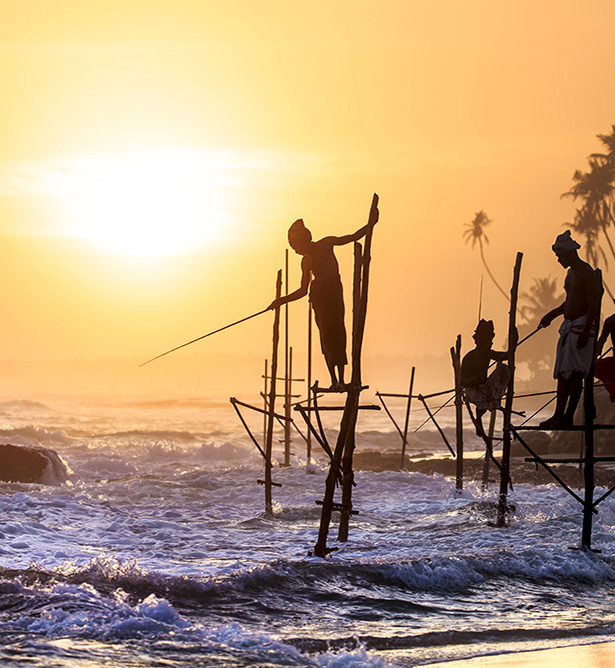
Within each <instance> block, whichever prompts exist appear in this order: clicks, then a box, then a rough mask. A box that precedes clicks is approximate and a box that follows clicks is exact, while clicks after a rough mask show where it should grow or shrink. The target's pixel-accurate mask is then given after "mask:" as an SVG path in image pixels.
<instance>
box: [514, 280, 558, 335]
mask: <svg viewBox="0 0 615 668" xmlns="http://www.w3.org/2000/svg"><path fill="white" fill-rule="evenodd" d="M556 291H557V281H556V279H554V278H551V276H547V278H535V279H534V283H532V286H531V287H530V290H529V292H522V293H521V295H520V297H521V299H525V300H526V301H527V302H529V303H528V304H525V305H523V306H522V307H521V313H522V314H523V317H524V318H525V319H526V320H527V321H528V323H530V324H533V323H536V325H538V323H539V322H540V320H541V319H542V316H543V315H544V314H545V313H548V312H549V311H551V310H552V309H554V308H556V307H557V306H559V305H560V304H561V303H562V302H563V301H564V295H563V293H562V294H558V293H556Z"/></svg>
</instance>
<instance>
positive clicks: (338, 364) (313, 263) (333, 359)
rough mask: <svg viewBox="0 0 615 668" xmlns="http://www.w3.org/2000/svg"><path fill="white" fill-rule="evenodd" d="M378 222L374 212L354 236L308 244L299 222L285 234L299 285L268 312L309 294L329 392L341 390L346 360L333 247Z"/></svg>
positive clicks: (308, 234)
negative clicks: (298, 264) (296, 261)
mask: <svg viewBox="0 0 615 668" xmlns="http://www.w3.org/2000/svg"><path fill="white" fill-rule="evenodd" d="M377 221H378V209H375V214H374V215H373V217H372V218H370V220H369V222H368V223H367V225H364V226H363V227H362V228H360V229H359V230H357V231H356V232H355V233H354V234H346V235H344V236H341V237H333V236H330V237H324V238H322V239H319V240H318V241H312V233H311V232H310V230H308V228H307V227H306V226H305V224H304V222H303V219H301V218H299V219H298V220H296V221H295V222H294V223H293V224H292V225H291V226H290V228H289V230H288V243H289V244H290V246H291V248H292V249H293V250H294V251H295V252H296V253H297V254H298V255H302V256H303V257H302V260H301V284H300V286H299V288H297V290H295V291H294V292H291V293H290V294H288V295H286V296H284V297H280V298H279V299H275V300H274V301H273V302H271V304H270V305H269V307H268V308H269V309H274V308H279V307H280V306H282V305H283V304H287V303H288V302H292V301H295V300H297V299H301V298H302V297H305V295H307V294H308V290H309V293H310V303H311V305H312V308H313V309H314V319H315V320H316V325H317V327H318V331H319V332H320V346H321V349H322V353H323V355H324V357H325V362H326V364H327V369H328V370H329V375H330V376H331V389H332V390H336V391H339V392H342V391H343V390H344V389H345V384H344V367H345V366H346V364H348V358H347V357H346V326H345V324H344V293H343V288H342V281H341V278H340V273H339V265H338V263H337V259H336V257H335V253H334V252H333V248H334V247H335V246H343V245H345V244H349V243H351V242H354V241H358V240H359V239H361V238H362V237H364V236H365V235H366V234H367V232H368V230H370V229H371V228H372V227H373V226H374V225H375V224H376V222H377Z"/></svg>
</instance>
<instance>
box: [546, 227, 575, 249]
mask: <svg viewBox="0 0 615 668" xmlns="http://www.w3.org/2000/svg"><path fill="white" fill-rule="evenodd" d="M551 248H552V249H553V252H554V253H572V252H573V251H576V250H577V249H578V248H581V245H580V244H578V243H577V242H576V241H575V240H574V239H573V238H572V237H571V236H570V230H566V231H565V232H562V234H559V235H558V236H557V239H555V243H554V244H553V246H551Z"/></svg>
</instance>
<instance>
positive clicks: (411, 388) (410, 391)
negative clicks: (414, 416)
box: [399, 367, 415, 471]
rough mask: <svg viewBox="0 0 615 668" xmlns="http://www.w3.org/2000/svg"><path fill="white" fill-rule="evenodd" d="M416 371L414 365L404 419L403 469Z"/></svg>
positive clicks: (401, 464)
mask: <svg viewBox="0 0 615 668" xmlns="http://www.w3.org/2000/svg"><path fill="white" fill-rule="evenodd" d="M414 371H415V367H412V371H411V372H410V387H409V388H408V403H407V404H406V419H405V421H404V434H403V436H402V442H401V461H400V462H399V469H400V470H401V471H403V470H404V468H405V463H406V446H407V445H408V425H409V424H410V406H411V405H412V390H413V389H414Z"/></svg>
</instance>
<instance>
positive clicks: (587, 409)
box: [581, 269, 602, 550]
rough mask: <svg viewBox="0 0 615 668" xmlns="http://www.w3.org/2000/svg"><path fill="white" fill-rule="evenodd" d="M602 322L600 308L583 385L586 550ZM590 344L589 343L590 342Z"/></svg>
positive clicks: (585, 546)
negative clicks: (598, 343)
mask: <svg viewBox="0 0 615 668" xmlns="http://www.w3.org/2000/svg"><path fill="white" fill-rule="evenodd" d="M596 275H597V277H598V280H599V282H600V286H601V287H602V273H601V272H600V270H599V269H597V270H596ZM599 324H600V308H598V314H597V315H596V322H595V326H596V337H595V338H594V343H593V345H594V354H593V355H592V363H591V366H590V368H589V373H588V374H587V378H585V384H584V387H583V413H584V418H585V428H584V433H585V462H584V478H585V494H584V499H583V530H582V533H581V547H582V548H583V549H585V550H591V547H592V523H593V516H594V489H595V487H596V481H595V479H594V464H595V459H594V420H595V419H596V405H595V403H594V362H593V360H595V358H596V339H597V338H598V326H599ZM588 345H589V344H588Z"/></svg>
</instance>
